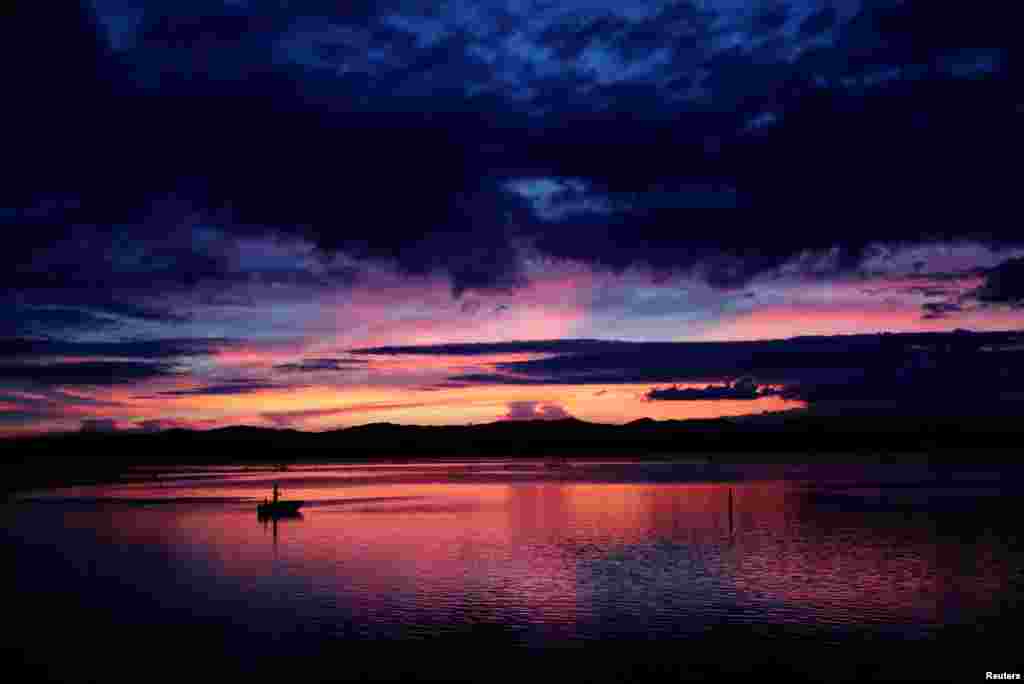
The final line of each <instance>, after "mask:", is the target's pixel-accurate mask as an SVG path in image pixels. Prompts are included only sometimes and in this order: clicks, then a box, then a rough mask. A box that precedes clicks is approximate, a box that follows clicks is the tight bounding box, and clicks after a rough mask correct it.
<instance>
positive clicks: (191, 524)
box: [5, 461, 1024, 674]
mask: <svg viewBox="0 0 1024 684" xmlns="http://www.w3.org/2000/svg"><path fill="white" fill-rule="evenodd" d="M275 481H276V482H280V485H281V488H282V492H283V495H284V496H285V497H286V498H289V499H301V500H303V501H305V502H306V505H305V507H304V508H303V516H302V518H301V519H294V520H281V521H279V522H277V523H265V522H260V521H258V520H257V519H256V515H255V504H256V503H257V502H259V501H262V500H263V499H264V497H266V496H267V495H268V494H269V493H270V489H271V487H272V484H273V483H274V482H275ZM1021 482H1022V478H1021V472H1020V471H1019V469H1012V470H1011V469H1007V468H998V469H996V468H984V467H980V466H979V467H974V468H944V469H936V468H929V467H928V466H926V465H916V466H886V467H881V466H874V467H866V466H829V467H825V466H820V467H814V468H811V467H806V466H803V467H781V466H780V467H766V466H757V467H755V466H738V465H737V466H713V465H707V464H697V463H675V464H666V463H657V464H655V463H636V462H632V463H631V462H603V463H597V462H572V463H569V464H566V465H564V466H561V467H552V466H550V465H548V464H546V463H544V462H541V461H537V462H523V461H509V462H500V461H495V462H488V463H480V462H477V463H441V464H438V463H434V464H391V463H380V464H374V465H365V464H363V465H330V466H328V465H308V466H294V467H291V468H289V469H288V470H287V471H286V472H275V471H273V470H270V469H252V468H241V467H216V468H212V467H211V468H178V469H171V470H163V471H146V470H139V471H137V472H136V473H135V474H134V476H133V478H132V481H127V482H123V483H120V484H117V485H107V486H89V487H75V488H68V489H61V490H51V491H42V492H31V493H27V494H23V495H21V496H20V497H19V498H18V500H16V501H15V502H13V503H11V504H9V505H8V506H7V508H8V524H7V528H6V531H5V545H8V546H9V548H12V549H14V550H15V554H16V555H15V568H16V573H15V588H16V590H17V600H16V602H15V604H14V605H15V611H16V615H15V617H16V618H17V619H18V621H19V622H20V623H22V624H24V625H25V629H24V630H23V631H22V633H21V635H20V637H19V640H20V641H18V642H16V645H17V646H18V647H19V648H21V649H22V650H23V652H24V653H25V654H26V657H29V658H30V659H31V658H32V657H35V658H37V659H38V660H40V661H47V660H52V659H53V657H54V652H55V651H54V649H55V648H56V649H57V652H60V649H61V648H63V646H64V645H66V644H74V643H76V642H81V640H82V639H83V634H85V635H88V634H90V633H92V636H94V637H95V634H96V632H97V630H99V631H101V632H103V633H104V634H108V635H111V636H110V638H111V639H113V640H115V641H116V642H118V643H131V644H133V645H132V648H133V649H141V650H140V651H139V652H143V651H146V649H147V646H146V644H147V643H148V642H146V640H145V638H144V637H145V635H147V634H152V635H153V639H155V640H159V641H160V642H161V644H162V647H161V649H160V650H159V652H160V653H162V654H164V657H166V654H167V653H168V652H170V653H175V652H182V651H184V650H185V645H190V641H189V639H190V638H194V639H195V640H196V641H197V642H198V641H206V640H208V639H213V640H216V641H217V645H216V647H211V648H213V651H214V652H215V653H216V654H219V655H220V657H222V658H224V659H225V661H226V662H227V661H231V660H232V659H237V660H238V661H239V662H244V663H247V664H248V665H249V668H250V670H252V669H253V668H255V669H257V670H258V667H259V665H258V663H259V662H260V659H261V658H264V657H270V654H276V655H278V656H279V655H280V654H285V655H292V656H308V655H316V654H322V653H323V652H325V651H330V650H331V649H335V650H337V649H347V650H346V651H345V652H346V653H347V654H348V655H347V656H346V657H347V658H355V657H358V648H357V645H358V644H360V643H367V644H370V643H381V642H382V641H387V642H392V643H402V644H406V643H411V642H415V641H424V642H427V643H430V642H431V640H437V639H439V638H442V639H443V638H444V637H445V636H449V637H451V638H452V639H454V640H455V641H456V642H458V640H459V639H462V640H463V642H465V643H467V644H469V643H476V642H475V641H474V639H477V638H478V637H479V636H480V635H492V636H493V637H494V640H495V641H500V643H502V644H506V645H508V646H510V647H517V648H523V649H530V648H559V647H581V646H587V645H590V647H594V646H598V645H600V644H607V643H622V642H628V641H660V642H668V641H672V640H677V641H678V640H682V641H679V643H683V642H684V641H685V640H687V639H692V638H700V637H701V635H706V634H709V633H712V632H713V631H714V630H715V629H719V628H722V627H723V626H725V627H729V628H734V631H736V632H737V633H742V632H743V630H748V631H750V630H752V633H757V634H760V635H763V636H764V637H765V638H777V639H780V640H783V641H785V640H787V639H789V640H794V639H810V640H811V641H812V642H813V643H815V644H816V646H818V647H820V648H828V647H834V648H836V649H838V650H837V653H841V652H842V649H843V648H844V647H845V645H847V644H849V643H851V642H857V643H862V642H864V640H865V639H867V640H869V641H870V640H872V639H874V640H883V641H884V640H893V639H898V640H900V641H901V642H906V643H913V642H918V643H921V644H928V643H930V642H931V640H933V639H935V638H936V635H938V634H939V633H941V632H942V631H943V630H949V629H952V628H956V627H958V626H972V625H984V624H987V623H989V622H991V621H992V620H1005V619H1006V617H1007V616H1008V615H1010V614H1011V613H1012V612H1013V611H1015V610H1016V608H1017V607H1018V604H1019V601H1020V598H1021V596H1022V589H1021V577H1022V570H1024V554H1022V551H1024V548H1022V545H1021V544H1020V539H1019V537H1018V525H1017V520H1016V517H1017V515H1018V514H1019V513H1018V511H1017V510H1016V502H1017V501H1018V500H1019V499H1018V496H1019V493H1020V485H1021ZM169 626H175V627H174V630H176V631H174V630H172V629H171V628H170V627H169ZM133 639H138V640H142V645H139V644H137V643H136V642H135V641H133ZM168 641H169V643H167V642H168ZM86 643H88V644H89V646H88V647H87V648H86V647H83V651H85V652H84V654H82V653H79V654H77V655H75V656H74V657H75V658H82V659H83V661H82V666H83V667H86V666H88V667H92V668H94V669H95V668H98V669H99V670H100V671H101V674H102V673H103V672H104V668H114V667H115V666H114V665H110V664H109V663H108V661H106V660H104V659H103V657H102V656H101V655H98V654H97V652H96V651H97V650H99V651H104V647H99V648H98V647H97V646H96V645H95V644H93V643H92V642H91V641H89V640H88V639H86ZM695 643H696V642H695ZM206 645H209V644H206ZM150 646H152V645H151V644H150ZM176 646H177V647H179V648H178V650H177V651H176V650H175V648H176ZM190 647H191V646H190ZM106 648H109V645H108V647H106ZM353 648H356V650H355V651H353ZM147 652H148V651H147ZM154 652H157V651H156V650H155V649H154ZM108 654H109V651H108ZM182 657H185V658H187V657H188V656H187V655H184V654H182ZM738 657H740V658H742V654H738ZM171 659H172V660H173V659H174V658H171ZM114 660H117V661H120V660H121V659H119V658H117V659H114ZM104 663H107V664H104ZM179 664H180V663H179ZM991 666H995V664H991ZM150 667H152V663H151V662H150ZM388 667H389V664H388V663H386V662H385V663H378V664H377V665H376V668H377V670H378V671H381V670H384V671H386V670H387V668H388ZM986 667H988V666H986V665H985V664H984V663H979V668H981V672H982V673H983V672H984V669H985V668H986ZM243 669H244V668H243ZM71 670H72V671H73V670H74V668H73V667H72V668H71ZM89 671H93V670H89ZM112 673H113V671H112V670H111V672H110V673H109V674H112Z"/></svg>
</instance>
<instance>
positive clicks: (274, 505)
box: [256, 482, 304, 518]
mask: <svg viewBox="0 0 1024 684" xmlns="http://www.w3.org/2000/svg"><path fill="white" fill-rule="evenodd" d="M303 503H304V502H302V501H282V500H281V498H280V490H279V489H278V486H277V483H276V482H275V483H274V499H273V500H272V501H264V502H263V503H261V504H257V506H256V516H257V517H259V518H288V517H294V516H297V515H299V508H301V507H302V504H303Z"/></svg>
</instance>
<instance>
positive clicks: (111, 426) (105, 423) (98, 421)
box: [81, 418, 117, 432]
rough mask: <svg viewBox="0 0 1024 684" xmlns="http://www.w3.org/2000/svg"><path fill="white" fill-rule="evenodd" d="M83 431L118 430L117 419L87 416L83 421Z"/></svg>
mask: <svg viewBox="0 0 1024 684" xmlns="http://www.w3.org/2000/svg"><path fill="white" fill-rule="evenodd" d="M81 430H82V432H116V431H117V421H115V420H113V419H112V418H87V419H85V420H83V421H82V427H81Z"/></svg>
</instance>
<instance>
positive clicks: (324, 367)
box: [274, 359, 368, 373]
mask: <svg viewBox="0 0 1024 684" xmlns="http://www.w3.org/2000/svg"><path fill="white" fill-rule="evenodd" d="M366 363H368V361H367V360H366V359H302V360H301V361H297V362H295V363H282V364H279V365H277V366H274V369H275V370H279V371H285V372H288V373H315V372H319V371H343V370H352V369H353V368H359V367H360V366H362V365H364V364H366Z"/></svg>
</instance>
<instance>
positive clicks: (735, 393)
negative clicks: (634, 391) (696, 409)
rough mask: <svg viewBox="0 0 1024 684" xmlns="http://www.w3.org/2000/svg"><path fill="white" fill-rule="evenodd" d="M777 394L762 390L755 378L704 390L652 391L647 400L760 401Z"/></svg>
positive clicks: (689, 388)
mask: <svg viewBox="0 0 1024 684" xmlns="http://www.w3.org/2000/svg"><path fill="white" fill-rule="evenodd" d="M770 394H775V392H774V391H772V390H767V389H766V390H762V389H761V388H760V387H759V386H758V384H757V382H756V381H755V380H754V379H753V378H739V379H737V380H735V381H733V382H731V383H730V382H726V383H724V384H721V385H708V386H706V387H704V388H694V387H684V388H679V387H668V388H665V389H652V390H651V391H649V392H648V393H647V395H646V396H647V398H648V399H651V400H656V401H706V400H718V399H759V398H761V397H764V396H769V395H770Z"/></svg>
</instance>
